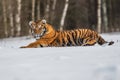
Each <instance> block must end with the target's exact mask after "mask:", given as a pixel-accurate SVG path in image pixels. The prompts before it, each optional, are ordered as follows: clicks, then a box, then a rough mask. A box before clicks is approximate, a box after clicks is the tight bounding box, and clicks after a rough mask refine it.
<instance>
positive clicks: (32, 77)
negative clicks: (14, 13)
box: [0, 33, 120, 80]
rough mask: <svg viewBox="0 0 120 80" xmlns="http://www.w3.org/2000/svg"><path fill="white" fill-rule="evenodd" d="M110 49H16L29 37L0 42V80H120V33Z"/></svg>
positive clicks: (26, 42) (26, 41)
mask: <svg viewBox="0 0 120 80" xmlns="http://www.w3.org/2000/svg"><path fill="white" fill-rule="evenodd" d="M102 36H103V38H105V39H106V40H107V41H111V40H113V41H115V44H114V45H112V46H99V45H95V46H87V47H48V48H31V49H20V48H19V47H20V46H24V45H27V44H29V43H30V42H33V41H35V40H34V39H32V38H29V37H21V38H9V39H1V40H0V80H120V33H113V34H102Z"/></svg>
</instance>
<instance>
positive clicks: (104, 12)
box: [102, 0, 108, 32]
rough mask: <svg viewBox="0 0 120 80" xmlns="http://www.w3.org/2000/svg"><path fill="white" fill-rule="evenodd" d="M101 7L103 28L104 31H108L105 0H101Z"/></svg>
mask: <svg viewBox="0 0 120 80" xmlns="http://www.w3.org/2000/svg"><path fill="white" fill-rule="evenodd" d="M102 8H103V22H104V27H105V28H104V29H105V32H107V31H108V17H107V6H106V0H103V4H102Z"/></svg>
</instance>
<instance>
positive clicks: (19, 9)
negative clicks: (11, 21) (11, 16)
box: [15, 0, 21, 36]
mask: <svg viewBox="0 0 120 80" xmlns="http://www.w3.org/2000/svg"><path fill="white" fill-rule="evenodd" d="M17 5H18V6H17V13H16V17H15V18H16V36H20V31H21V21H20V19H21V0H17Z"/></svg>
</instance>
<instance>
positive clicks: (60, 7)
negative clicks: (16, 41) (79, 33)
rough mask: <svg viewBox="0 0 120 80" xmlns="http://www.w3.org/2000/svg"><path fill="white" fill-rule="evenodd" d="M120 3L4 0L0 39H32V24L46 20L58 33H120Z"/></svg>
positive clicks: (106, 0)
mask: <svg viewBox="0 0 120 80" xmlns="http://www.w3.org/2000/svg"><path fill="white" fill-rule="evenodd" d="M119 4H120V0H0V38H5V37H16V36H26V35H29V34H30V32H29V25H28V22H29V21H31V20H38V19H43V18H45V19H46V20H47V22H48V23H50V24H52V25H53V26H54V28H55V29H60V30H69V29H75V28H90V29H93V30H95V31H97V32H99V33H107V32H119V31H120V15H119V14H120V8H119Z"/></svg>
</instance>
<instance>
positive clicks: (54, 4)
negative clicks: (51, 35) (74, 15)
mask: <svg viewBox="0 0 120 80" xmlns="http://www.w3.org/2000/svg"><path fill="white" fill-rule="evenodd" d="M56 2H57V0H53V4H52V13H51V21H53V20H54V18H55V15H54V14H55V7H56Z"/></svg>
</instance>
